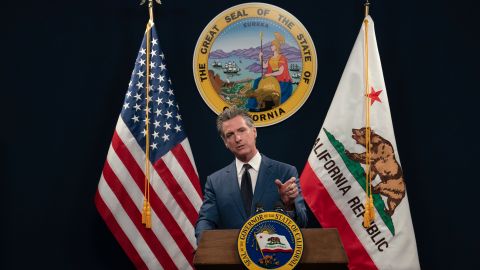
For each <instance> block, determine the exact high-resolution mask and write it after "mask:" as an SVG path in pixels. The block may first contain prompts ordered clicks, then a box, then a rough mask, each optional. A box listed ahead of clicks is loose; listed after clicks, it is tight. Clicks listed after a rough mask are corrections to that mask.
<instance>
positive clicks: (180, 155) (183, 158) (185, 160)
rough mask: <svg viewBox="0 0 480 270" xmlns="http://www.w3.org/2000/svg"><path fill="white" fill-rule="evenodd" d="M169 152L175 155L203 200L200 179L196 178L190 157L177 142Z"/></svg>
mask: <svg viewBox="0 0 480 270" xmlns="http://www.w3.org/2000/svg"><path fill="white" fill-rule="evenodd" d="M171 152H172V154H173V155H174V156H175V158H176V159H177V160H178V163H179V164H180V166H182V168H183V171H185V174H187V176H188V179H190V182H192V185H193V186H194V187H195V189H196V190H197V193H198V195H199V196H200V198H201V199H202V200H203V195H202V189H201V187H200V180H199V179H198V175H197V173H196V172H195V169H194V168H193V166H192V163H191V162H190V158H189V157H188V155H187V153H186V152H185V149H183V146H182V145H181V144H180V143H179V144H177V145H176V146H175V147H173V148H172V150H171Z"/></svg>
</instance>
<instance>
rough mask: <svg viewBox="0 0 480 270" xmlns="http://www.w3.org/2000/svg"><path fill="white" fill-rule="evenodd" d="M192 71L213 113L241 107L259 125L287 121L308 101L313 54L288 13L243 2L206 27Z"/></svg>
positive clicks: (313, 70)
mask: <svg viewBox="0 0 480 270" xmlns="http://www.w3.org/2000/svg"><path fill="white" fill-rule="evenodd" d="M193 70H194V77H195V83H196V85H197V88H198V91H199V92H200V94H201V96H202V98H203V99H204V100H205V102H206V103H207V105H208V106H209V107H210V108H211V109H212V110H213V111H214V112H215V113H217V114H219V113H220V112H222V111H223V110H224V109H225V108H227V107H230V106H237V107H241V108H245V109H246V110H248V111H249V113H250V114H251V116H252V119H253V120H254V122H255V125H256V126H257V127H263V126H269V125H273V124H276V123H278V122H280V121H283V120H285V119H286V118H288V117H290V116H291V115H293V114H294V113H295V112H296V111H297V110H298V109H299V108H300V107H301V106H302V105H303V103H304V102H305V101H306V100H307V98H308V96H309V95H310V93H311V91H312V89H313V85H314V83H315V78H316V73H317V56H316V52H315V47H314V44H313V42H312V39H311V38H310V35H309V34H308V32H307V30H306V29H305V27H304V26H303V25H302V24H301V23H300V21H298V20H297V19H296V18H295V17H294V16H293V15H291V14H290V13H288V12H287V11H285V10H283V9H281V8H279V7H276V6H273V5H270V4H264V3H247V4H241V5H238V6H234V7H231V8H229V9H227V10H225V11H223V12H222V13H221V14H219V15H217V16H216V17H215V18H214V19H213V20H212V21H211V22H210V23H209V24H208V25H207V27H206V28H205V29H204V30H203V32H202V34H201V35H200V38H199V39H198V42H197V45H196V47H195V53H194V59H193Z"/></svg>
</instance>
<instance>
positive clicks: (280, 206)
mask: <svg viewBox="0 0 480 270" xmlns="http://www.w3.org/2000/svg"><path fill="white" fill-rule="evenodd" d="M273 210H274V211H276V212H280V213H282V214H286V213H285V208H284V207H283V203H282V202H281V201H277V202H276V203H275V206H274V208H273Z"/></svg>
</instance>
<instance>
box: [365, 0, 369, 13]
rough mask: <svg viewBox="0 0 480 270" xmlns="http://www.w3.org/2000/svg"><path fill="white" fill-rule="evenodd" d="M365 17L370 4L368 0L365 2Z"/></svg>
mask: <svg viewBox="0 0 480 270" xmlns="http://www.w3.org/2000/svg"><path fill="white" fill-rule="evenodd" d="M364 6H365V17H367V16H368V15H369V14H368V13H369V9H370V2H369V1H368V0H366V1H365V4H364Z"/></svg>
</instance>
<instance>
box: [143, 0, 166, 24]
mask: <svg viewBox="0 0 480 270" xmlns="http://www.w3.org/2000/svg"><path fill="white" fill-rule="evenodd" d="M146 1H147V0H142V1H140V5H141V6H142V5H144V4H145V3H146ZM155 2H157V4H159V5H161V4H162V1H161V0H155ZM148 13H149V15H150V20H149V23H150V24H153V0H148Z"/></svg>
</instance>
